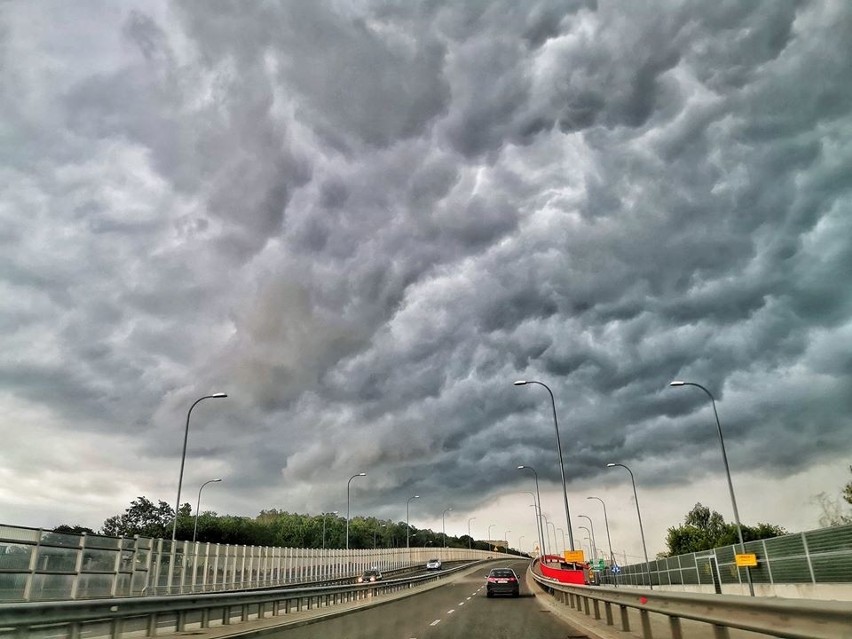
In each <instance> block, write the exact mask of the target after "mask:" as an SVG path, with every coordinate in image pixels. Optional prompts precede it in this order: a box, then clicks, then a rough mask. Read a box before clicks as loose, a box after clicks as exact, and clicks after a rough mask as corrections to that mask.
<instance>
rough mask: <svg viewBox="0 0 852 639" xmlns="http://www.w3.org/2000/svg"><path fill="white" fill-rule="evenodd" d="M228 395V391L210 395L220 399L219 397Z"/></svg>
mask: <svg viewBox="0 0 852 639" xmlns="http://www.w3.org/2000/svg"><path fill="white" fill-rule="evenodd" d="M227 396H228V393H213V394H212V395H211V396H210V397H216V398H217V399H218V398H219V397H227Z"/></svg>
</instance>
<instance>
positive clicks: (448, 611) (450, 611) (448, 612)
mask: <svg viewBox="0 0 852 639" xmlns="http://www.w3.org/2000/svg"><path fill="white" fill-rule="evenodd" d="M455 611H456V610H455V608H453V609H452V610H447V614H448V615H451V614H453V613H454V612H455Z"/></svg>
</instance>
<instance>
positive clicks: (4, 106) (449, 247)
mask: <svg viewBox="0 0 852 639" xmlns="http://www.w3.org/2000/svg"><path fill="white" fill-rule="evenodd" d="M850 33H852V6H850V5H849V3H847V2H844V1H843V0H835V1H830V0H825V1H813V2H807V1H801V2H797V1H784V0H772V1H766V2H745V3H743V2H738V1H730V2H729V1H719V2H699V1H697V0H696V1H691V2H675V1H673V0H672V1H664V0H659V1H654V2H642V3H620V2H614V1H604V0H600V1H597V2H596V1H594V0H587V1H569V0H563V1H545V0H542V1H536V2H516V1H515V0H504V1H495V2H485V1H475V2H438V1H431V0H424V1H422V2H415V1H413V0H405V1H402V0H364V1H358V0H327V1H316V0H311V1H310V2H308V1H305V2H301V1H293V2H254V3H242V2H215V3H213V2H202V1H200V0H196V1H193V2H177V3H165V2H150V1H146V2H129V1H128V2H112V1H107V0H103V1H97V0H86V2H74V3H70V2H63V1H59V0H56V1H53V2H49V1H41V2H26V1H24V0H20V1H14V0H13V1H12V2H6V3H3V4H2V5H0V83H2V84H0V154H2V161H0V290H2V304H0V327H2V330H0V340H1V341H2V343H0V411H2V412H0V415H1V416H2V417H0V429H2V431H0V432H2V446H0V523H6V524H16V525H25V526H33V527H52V526H55V525H57V524H60V523H72V524H82V525H86V526H90V527H93V528H99V527H100V526H101V524H102V522H103V520H104V519H105V518H106V517H108V516H110V515H113V514H116V513H118V512H121V511H123V510H124V508H126V507H127V505H128V504H129V502H130V501H131V500H132V499H133V498H135V497H136V496H139V495H146V496H148V497H149V498H151V499H155V500H156V499H163V500H165V501H167V502H170V503H174V500H175V497H176V490H177V479H178V477H177V475H178V471H179V465H180V456H181V445H182V439H183V430H184V425H185V420H186V415H187V410H188V408H189V406H190V405H191V404H192V402H193V401H195V400H196V399H197V398H199V397H201V396H203V395H206V394H209V393H212V392H226V393H228V395H229V397H228V398H227V399H210V400H205V401H204V402H202V403H201V404H199V405H198V406H196V408H195V410H194V411H193V413H192V420H191V425H190V435H189V448H188V455H187V464H186V475H185V483H184V492H183V495H182V497H183V498H182V500H181V501H188V502H192V503H193V507H194V502H195V498H196V495H197V490H198V487H199V486H200V484H201V483H202V482H204V481H206V480H208V479H212V478H216V477H221V478H223V482H222V483H221V484H216V485H214V486H210V487H208V488H207V489H206V490H205V499H204V504H203V505H202V509H212V510H215V511H217V512H219V513H229V514H234V515H255V514H257V513H258V512H259V511H260V510H261V509H264V508H280V509H284V510H288V511H295V512H311V513H319V512H322V511H331V510H340V511H341V512H345V509H346V483H347V479H348V478H349V477H350V476H351V475H353V474H356V473H358V472H367V473H368V476H367V477H365V478H359V479H358V480H356V481H354V482H353V484H352V487H353V490H352V512H353V514H373V515H377V516H380V517H389V518H392V519H395V520H403V519H404V517H405V502H406V500H407V498H408V497H410V496H412V495H414V494H419V495H421V499H420V500H418V501H417V502H414V503H413V504H412V510H411V513H412V516H411V519H412V524H414V525H416V526H419V527H432V528H438V529H439V528H440V526H441V513H442V511H443V510H444V509H446V508H448V507H452V508H453V511H451V512H450V513H448V514H447V528H448V531H449V532H452V533H457V534H461V533H465V532H467V525H468V520H469V519H470V518H472V517H475V519H474V520H473V523H472V527H473V528H472V532H473V533H474V535H475V536H477V537H480V538H484V537H486V534H487V533H486V527H488V526H489V525H490V524H494V528H491V532H492V537H503V533H504V531H506V530H511V531H513V532H512V533H510V534H509V539H510V542H511V543H512V545H516V543H517V542H516V540H517V539H518V538H519V536H520V535H524V536H525V540H524V541H523V542H521V545H522V546H525V547H528V546H530V545H531V543H532V540H533V538H534V536H535V534H534V517H533V511H532V509H530V508H528V507H527V505H528V504H529V503H530V497H529V495H527V494H525V493H524V491H529V490H532V489H533V488H534V484H533V480H532V476H531V475H530V474H524V473H522V472H520V471H518V470H516V466H517V465H519V464H528V465H532V466H534V467H535V468H536V469H537V471H538V473H539V476H540V479H541V483H542V485H541V487H542V492H543V495H542V501H543V510H544V511H545V512H546V513H548V516H549V518H550V520H551V521H553V522H554V523H555V524H556V525H557V526H558V527H561V528H563V529H564V528H565V527H566V524H565V518H564V512H563V507H562V499H561V487H560V479H559V478H560V472H559V464H558V458H557V455H556V441H555V433H554V424H553V418H552V417H553V416H552V413H551V406H550V400H549V396H548V395H547V391H546V390H545V389H544V388H542V387H540V386H533V385H528V386H524V387H516V386H513V384H512V382H513V381H515V380H517V379H535V380H540V381H542V382H545V383H546V384H548V385H549V386H550V388H551V389H552V390H553V393H554V396H555V398H556V409H557V414H558V418H559V425H560V434H561V438H562V446H563V449H564V457H565V471H566V476H567V481H568V498H569V501H570V505H571V510H572V516H576V515H577V514H587V515H590V516H592V517H593V518H594V519H595V522H596V525H598V526H599V527H600V528H601V529H602V526H603V522H602V516H601V510H600V509H599V507H598V506H599V505H598V504H597V503H596V502H591V501H587V500H586V499H585V497H587V496H590V495H596V496H600V497H602V498H604V500H605V501H606V502H607V507H608V509H609V520H610V527H611V530H612V533H613V545H614V547H615V548H616V550H617V552H621V550H622V549H623V550H624V551H626V552H627V553H628V554H630V555H638V554H640V548H641V546H640V544H639V541H638V538H637V534H636V523H635V522H636V520H635V511H634V510H633V508H634V506H633V501H632V491H631V489H630V484H629V476H628V475H627V473H626V472H623V471H622V469H618V468H615V469H607V468H606V467H605V466H606V463H607V462H621V463H625V464H627V465H629V466H630V467H631V469H632V470H633V472H634V473H635V475H636V480H637V488H638V491H639V499H640V505H641V507H642V509H643V519H645V523H646V528H647V533H648V538H649V552H652V553H653V552H656V551H658V550H662V549H663V545H664V544H663V536H664V533H665V529H666V527H668V526H670V525H673V524H676V523H679V521H680V520H681V519H682V518H683V515H684V514H685V513H686V512H687V511H688V510H689V508H690V507H691V506H692V505H693V504H694V503H695V502H697V501H701V502H702V503H704V504H706V505H709V506H711V507H712V508H714V509H716V510H718V511H720V512H721V513H722V514H723V515H724V516H725V517H726V519H729V520H730V519H731V518H732V511H731V505H730V500H729V498H728V495H727V484H726V483H725V477H724V467H723V465H722V460H721V452H720V448H719V439H718V434H717V432H716V427H715V422H714V420H713V412H712V407H711V405H710V403H709V400H708V398H707V397H706V396H705V395H704V394H703V393H702V392H701V391H700V390H699V389H697V388H689V387H687V388H669V387H668V382H669V381H671V380H672V379H686V380H690V381H694V382H698V383H701V384H703V385H704V386H706V387H707V388H708V389H710V390H711V392H713V393H714V394H715V395H716V398H717V400H718V410H719V417H720V420H721V422H722V426H723V428H724V431H725V438H726V444H727V448H728V454H729V459H730V464H731V470H732V474H733V480H734V485H735V488H736V490H737V494H738V501H739V507H740V511H741V514H742V517H743V520H744V522H745V523H757V522H758V521H770V522H772V523H777V524H780V525H782V526H786V527H787V528H789V529H790V530H803V529H810V528H815V527H817V519H818V517H819V514H820V510H819V508H818V507H817V506H816V505H815V504H814V501H813V496H814V495H816V494H818V493H820V492H823V491H825V492H827V493H829V494H830V495H832V496H834V495H836V494H837V492H838V490H839V488H840V486H841V485H842V484H843V483H845V482H846V481H847V480H848V479H850V476H849V471H848V464H849V462H850V457H852V455H850V453H852V436H850V433H852V423H850V414H852V286H850V279H852V204H850V203H852V196H850V187H852V178H850V169H849V167H850V165H852V146H850V144H849V142H848V141H849V140H850V138H852V115H850V114H852V67H850V65H849V60H850V59H852V39H850V38H849V34H850ZM575 518H576V517H575ZM574 523H575V535H576V536H577V537H578V540H577V542H578V543H579V542H580V540H581V539H582V536H583V535H582V534H581V532H580V531H578V530H577V529H576V525H582V524H583V520H579V521H575V522H574ZM498 531H499V534H498ZM598 536H599V537H600V532H599V531H598ZM598 543H599V545H601V539H600V538H599V539H598Z"/></svg>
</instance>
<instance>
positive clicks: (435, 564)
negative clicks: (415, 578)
mask: <svg viewBox="0 0 852 639" xmlns="http://www.w3.org/2000/svg"><path fill="white" fill-rule="evenodd" d="M441 568H442V566H441V560H440V559H430V560H429V561H427V562H426V570H440V569H441Z"/></svg>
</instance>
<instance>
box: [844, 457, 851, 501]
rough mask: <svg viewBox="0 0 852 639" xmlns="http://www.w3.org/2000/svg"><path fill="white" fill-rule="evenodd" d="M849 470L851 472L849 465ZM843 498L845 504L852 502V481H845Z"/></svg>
mask: <svg viewBox="0 0 852 639" xmlns="http://www.w3.org/2000/svg"><path fill="white" fill-rule="evenodd" d="M849 471H850V472H852V466H850V467H849ZM843 499H844V500H845V501H846V503H847V504H852V481H850V482H847V483H846V485H845V486H844V487H843Z"/></svg>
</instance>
